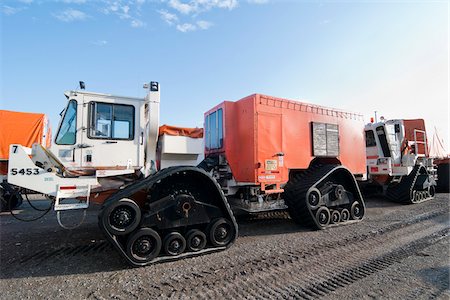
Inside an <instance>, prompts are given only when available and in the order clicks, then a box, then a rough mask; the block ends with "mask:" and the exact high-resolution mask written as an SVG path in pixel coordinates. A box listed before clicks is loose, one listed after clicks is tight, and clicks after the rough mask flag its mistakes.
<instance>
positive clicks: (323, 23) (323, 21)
mask: <svg viewBox="0 0 450 300" xmlns="http://www.w3.org/2000/svg"><path fill="white" fill-rule="evenodd" d="M328 23H331V20H329V19H326V20H322V21H320V25H327V24H328Z"/></svg>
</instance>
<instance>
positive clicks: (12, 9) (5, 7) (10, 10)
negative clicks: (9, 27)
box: [2, 5, 21, 16]
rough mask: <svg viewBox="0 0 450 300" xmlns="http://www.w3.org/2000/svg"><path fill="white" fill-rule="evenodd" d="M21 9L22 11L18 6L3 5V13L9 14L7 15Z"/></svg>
mask: <svg viewBox="0 0 450 300" xmlns="http://www.w3.org/2000/svg"><path fill="white" fill-rule="evenodd" d="M19 11H21V9H19V8H16V7H11V6H8V5H3V6H2V13H3V14H5V15H7V16H11V15H14V14H16V13H18V12H19Z"/></svg>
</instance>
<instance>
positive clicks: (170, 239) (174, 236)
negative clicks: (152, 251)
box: [164, 232, 186, 256]
mask: <svg viewBox="0 0 450 300" xmlns="http://www.w3.org/2000/svg"><path fill="white" fill-rule="evenodd" d="M184 249H186V240H185V239H184V237H183V236H182V235H181V234H180V233H178V232H171V233H169V234H168V235H166V237H165V238H164V252H166V253H167V254H168V255H172V256H176V255H180V254H181V253H183V251H184Z"/></svg>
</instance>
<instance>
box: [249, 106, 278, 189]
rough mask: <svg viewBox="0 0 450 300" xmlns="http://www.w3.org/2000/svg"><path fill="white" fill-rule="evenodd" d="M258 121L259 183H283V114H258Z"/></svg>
mask: <svg viewBox="0 0 450 300" xmlns="http://www.w3.org/2000/svg"><path fill="white" fill-rule="evenodd" d="M257 119H258V120H257V121H258V125H257V141H256V145H257V161H258V162H259V164H260V168H259V169H258V181H259V182H261V183H266V184H271V183H278V182H281V180H282V178H283V169H284V153H283V148H282V145H283V144H282V123H281V122H282V120H281V114H273V113H264V112H258V115H257Z"/></svg>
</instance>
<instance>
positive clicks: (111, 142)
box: [105, 141, 117, 144]
mask: <svg viewBox="0 0 450 300" xmlns="http://www.w3.org/2000/svg"><path fill="white" fill-rule="evenodd" d="M105 144H117V141H106V142H105Z"/></svg>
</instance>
